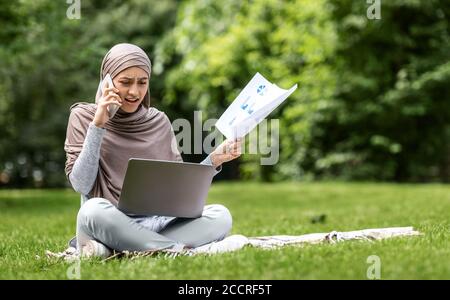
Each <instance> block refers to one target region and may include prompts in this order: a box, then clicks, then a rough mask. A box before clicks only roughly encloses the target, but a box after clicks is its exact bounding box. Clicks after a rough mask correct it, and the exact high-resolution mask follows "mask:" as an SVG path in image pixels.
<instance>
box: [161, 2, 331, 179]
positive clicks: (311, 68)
mask: <svg viewBox="0 0 450 300" xmlns="http://www.w3.org/2000/svg"><path fill="white" fill-rule="evenodd" d="M328 11H329V8H328V6H326V4H325V1H254V2H246V1H238V0H234V1H228V2H227V5H222V4H221V5H219V2H217V1H213V0H199V1H189V2H186V3H185V5H184V6H183V7H182V8H181V9H180V11H179V15H178V19H177V23H176V26H175V28H174V29H173V31H172V32H171V33H170V35H168V36H167V37H165V40H164V42H163V43H161V44H160V45H161V47H158V49H157V52H156V53H157V56H156V66H155V73H156V72H158V73H162V72H168V75H167V80H166V82H165V83H166V90H165V92H166V94H165V100H167V101H168V102H169V103H175V102H178V103H179V105H182V106H181V107H182V108H183V109H186V110H187V109H197V110H202V111H203V113H204V115H205V116H206V117H207V118H218V117H219V116H220V114H221V113H222V112H223V111H224V110H225V108H226V107H227V106H228V105H229V104H230V103H231V102H232V101H233V100H234V98H235V97H236V96H237V95H238V93H239V92H240V90H241V89H242V88H243V87H244V85H245V84H246V83H247V82H248V81H249V80H250V78H251V77H252V76H253V75H254V74H255V73H256V72H260V73H261V74H263V75H264V76H265V77H266V78H268V79H269V80H270V81H272V82H276V83H277V84H278V85H279V86H281V87H284V88H287V87H290V86H292V85H293V84H295V83H299V85H300V89H299V91H297V92H296V93H294V94H293V95H292V96H291V97H290V98H289V99H288V100H287V103H286V104H285V105H284V106H283V107H282V108H281V109H278V110H277V112H275V113H274V114H272V115H271V117H272V118H281V124H282V125H281V129H282V130H281V133H280V136H281V143H282V145H281V147H282V148H283V152H282V158H281V159H280V164H279V165H278V166H277V170H278V173H279V174H281V175H282V176H289V177H298V176H299V174H300V171H301V170H300V168H299V167H300V162H301V161H302V159H303V155H302V151H299V149H302V147H303V145H304V144H305V141H307V140H308V139H309V132H310V130H311V128H310V125H311V124H312V120H314V119H316V118H319V117H320V116H317V115H316V111H317V110H318V108H319V107H324V106H327V105H328V104H327V103H328V102H329V100H330V97H331V95H332V92H333V88H334V83H333V82H334V78H333V74H332V72H331V69H330V66H329V64H327V60H328V59H330V57H331V54H332V53H333V50H334V44H335V34H334V30H333V24H332V22H331V21H330V17H329V15H328ZM173 61H178V62H179V63H178V64H176V65H175V68H172V69H170V68H166V67H165V64H167V63H171V62H173ZM172 65H174V64H173V63H172ZM180 102H181V104H180ZM244 161H245V162H246V163H247V164H250V166H245V165H244V166H242V170H244V171H246V170H248V173H250V174H247V175H248V176H250V177H258V176H259V173H262V170H261V169H260V168H259V160H257V159H255V157H251V156H244ZM271 175H272V174H269V175H268V176H267V178H265V179H270V178H271Z"/></svg>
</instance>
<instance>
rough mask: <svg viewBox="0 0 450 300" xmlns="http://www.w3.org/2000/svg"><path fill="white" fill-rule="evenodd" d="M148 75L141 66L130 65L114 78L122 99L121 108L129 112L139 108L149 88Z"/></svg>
mask: <svg viewBox="0 0 450 300" xmlns="http://www.w3.org/2000/svg"><path fill="white" fill-rule="evenodd" d="M148 81H149V78H148V75H147V73H146V72H145V71H144V70H142V69H141V68H139V67H130V68H128V69H125V70H123V71H122V72H120V73H119V74H117V76H116V77H114V78H113V83H114V86H115V87H116V88H117V89H118V90H119V92H118V94H119V96H120V98H121V99H122V106H121V107H120V109H122V110H123V111H125V112H127V113H132V112H135V111H136V110H137V108H138V107H139V105H140V104H141V102H142V100H144V96H145V94H146V93H147V90H148Z"/></svg>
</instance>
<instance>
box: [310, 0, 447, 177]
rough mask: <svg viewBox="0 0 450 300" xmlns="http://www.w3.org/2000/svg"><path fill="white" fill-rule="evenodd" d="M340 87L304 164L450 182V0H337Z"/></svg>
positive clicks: (330, 172)
mask: <svg viewBox="0 0 450 300" xmlns="http://www.w3.org/2000/svg"><path fill="white" fill-rule="evenodd" d="M332 3H333V6H334V10H333V19H334V20H335V24H336V25H337V31H338V35H339V39H338V40H339V43H338V46H337V52H336V61H337V63H336V74H339V76H338V84H337V89H336V97H335V99H334V101H333V103H332V105H331V106H329V107H326V108H324V109H323V110H322V112H321V114H322V116H323V117H322V120H320V121H319V122H317V123H316V124H315V125H314V126H313V127H312V128H313V130H312V132H311V135H312V136H313V138H312V143H311V145H310V146H308V147H307V148H308V149H307V150H306V151H307V155H306V156H307V159H306V160H305V161H304V162H303V164H304V165H308V166H309V168H310V169H311V170H312V171H313V172H314V173H315V174H316V175H320V176H336V175H340V176H342V177H344V178H353V179H381V180H400V181H404V180H413V181H423V180H445V181H449V180H450V146H449V140H450V123H449V120H450V102H449V101H448V100H449V96H450V62H449V58H450V54H449V53H450V38H449V24H450V23H449V16H450V5H449V3H448V1H439V0H434V1H400V0H399V1H382V5H381V19H380V20H369V19H368V18H366V15H365V12H366V9H367V6H366V4H365V3H364V1H361V2H359V1H345V0H342V1H341V0H336V1H332Z"/></svg>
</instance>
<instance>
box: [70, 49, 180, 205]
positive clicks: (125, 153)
mask: <svg viewBox="0 0 450 300" xmlns="http://www.w3.org/2000/svg"><path fill="white" fill-rule="evenodd" d="M134 66H137V67H140V68H142V69H143V70H144V71H146V72H147V74H148V75H149V77H150V70H151V63H150V59H149V58H148V57H147V55H146V54H145V52H144V51H143V50H142V49H141V48H139V47H137V46H135V45H131V44H118V45H116V46H114V47H113V48H112V49H111V50H110V51H109V52H108V53H107V54H106V56H105V58H104V59H103V62H102V66H101V71H100V80H103V78H104V76H105V75H106V74H107V73H109V74H110V75H111V77H112V78H114V77H115V76H117V74H119V73H120V72H122V71H123V70H125V69H126V68H129V67H134ZM99 98H100V95H99V94H98V93H97V96H96V102H97V101H98V99H99ZM149 106H150V97H149V93H148V92H147V94H146V96H145V98H144V101H143V102H142V104H141V105H140V106H139V108H138V109H137V110H136V111H135V112H134V113H126V112H124V111H122V110H120V109H119V110H118V111H117V113H116V114H115V115H114V117H113V118H112V119H110V120H109V121H108V122H107V123H106V124H105V128H106V132H105V135H104V137H103V140H102V144H101V148H100V161H99V170H98V174H97V178H96V180H95V183H94V186H93V188H92V190H91V191H90V193H89V196H90V197H102V198H105V199H108V200H109V201H111V203H113V204H114V205H117V202H118V200H119V197H120V192H121V190H122V182H123V179H124V177H125V172H126V169H127V165H128V160H129V159H130V158H132V157H133V158H147V159H161V160H171V161H175V160H178V161H181V160H182V159H181V156H180V154H179V152H178V149H177V146H176V142H175V136H174V133H173V130H172V126H171V124H170V121H169V119H168V118H167V116H166V115H165V114H164V113H163V112H161V111H159V110H157V109H156V108H153V107H149ZM70 109H71V114H70V117H69V123H68V126H67V135H66V141H65V144H64V150H65V151H66V158H67V160H66V167H65V173H66V176H67V178H69V174H70V173H71V172H72V168H73V165H74V163H75V161H76V159H77V158H78V155H79V154H80V152H81V150H82V148H83V142H84V139H85V137H86V132H87V129H88V127H89V123H90V122H92V120H93V119H94V115H95V112H96V109H97V104H89V103H75V104H74V105H72V107H71V108H70Z"/></svg>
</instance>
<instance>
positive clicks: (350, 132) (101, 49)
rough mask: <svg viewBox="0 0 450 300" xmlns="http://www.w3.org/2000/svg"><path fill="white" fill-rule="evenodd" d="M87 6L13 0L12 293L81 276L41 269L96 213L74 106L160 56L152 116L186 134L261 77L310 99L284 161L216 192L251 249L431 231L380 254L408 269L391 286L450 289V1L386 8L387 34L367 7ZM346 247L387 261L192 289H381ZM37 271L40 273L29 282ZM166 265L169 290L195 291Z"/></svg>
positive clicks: (137, 0)
mask: <svg viewBox="0 0 450 300" xmlns="http://www.w3.org/2000/svg"><path fill="white" fill-rule="evenodd" d="M72 2H74V1H72ZM369 2H375V1H369ZM80 3H81V7H80V18H70V16H71V15H70V13H69V12H68V9H69V6H70V5H71V4H68V3H66V1H62V0H58V1H55V0H20V1H0V41H1V43H0V209H1V210H0V214H1V215H2V220H1V222H0V224H1V225H0V226H1V231H0V234H1V235H2V238H1V239H0V240H1V244H0V245H1V247H0V262H1V264H2V269H3V271H4V272H0V274H1V275H0V277H2V278H42V276H44V275H42V270H47V269H48V268H56V269H52V271H51V272H48V273H47V275H46V276H49V277H50V278H52V277H54V278H61V277H64V272H60V269H58V268H59V267H57V266H55V265H52V264H50V263H48V262H42V261H38V262H36V261H34V254H38V255H42V252H43V249H48V248H53V249H55V248H58V247H59V248H61V247H63V246H64V243H65V241H66V239H67V238H69V237H70V235H71V234H73V231H74V221H75V216H76V211H77V206H79V202H77V201H79V197H78V196H77V195H76V193H75V192H73V191H71V190H70V187H69V186H68V183H67V180H66V177H65V174H64V162H65V152H64V149H63V145H64V140H65V134H66V127H67V120H68V116H69V107H70V106H71V104H73V103H75V102H78V101H86V102H93V101H94V94H95V92H96V89H97V85H98V81H99V69H100V63H101V60H102V58H103V56H104V55H105V53H106V52H107V51H108V49H110V48H111V47H112V46H113V45H114V44H116V43H121V42H129V43H135V44H137V45H139V46H140V47H142V48H143V49H144V50H145V51H146V52H147V53H148V55H149V57H150V59H151V61H152V64H153V66H152V77H151V80H150V91H151V103H152V105H153V106H155V107H157V108H158V109H160V110H162V111H164V112H166V114H167V115H168V116H169V118H170V119H171V120H174V119H177V118H186V119H191V120H192V118H193V111H195V110H200V111H202V113H203V118H204V119H207V118H218V117H219V116H220V115H221V113H222V112H223V111H224V110H225V109H226V107H227V106H228V105H229V104H230V103H231V102H232V101H233V100H234V98H235V97H236V96H237V95H238V93H239V92H240V90H241V89H242V88H243V87H244V86H245V84H246V83H247V82H248V81H249V80H250V79H251V77H252V76H253V75H254V74H255V73H256V72H260V73H261V74H263V75H264V76H265V77H266V78H267V79H268V80H269V81H271V82H274V83H276V84H277V85H279V86H280V87H283V88H288V87H290V86H292V85H293V84H295V83H298V84H299V88H298V90H297V91H296V92H295V93H294V94H292V95H291V96H290V97H289V98H288V99H287V100H286V102H285V103H284V104H283V105H282V106H280V107H279V108H278V109H277V110H275V111H274V113H273V114H271V116H270V117H271V118H278V119H279V120H280V126H279V129H280V134H279V135H280V158H279V161H278V163H277V164H276V165H273V166H263V165H261V164H260V157H259V156H258V155H248V154H244V155H243V156H242V157H241V158H240V159H239V160H236V161H233V162H231V163H228V164H226V165H225V166H224V169H223V171H222V172H221V173H220V174H219V175H218V176H217V178H216V183H215V184H213V188H212V190H211V194H210V198H211V199H210V200H209V201H212V202H220V203H224V204H226V205H227V206H228V207H229V208H230V210H231V211H232V213H233V215H234V222H235V226H234V229H233V231H234V232H235V233H242V234H246V235H263V234H279V233H284V234H302V233H309V232H319V231H327V230H333V229H339V230H356V229H362V228H366V227H369V226H371V227H383V226H385V227H388V226H409V225H414V226H415V227H417V228H419V229H420V230H421V231H423V232H425V233H426V234H425V237H423V238H421V239H417V240H418V241H417V242H414V241H403V240H402V241H395V242H392V243H393V244H389V242H388V245H383V244H380V245H378V246H376V247H380V249H379V251H380V253H386V255H388V253H391V254H392V253H395V255H398V256H399V257H398V258H396V259H395V260H392V261H393V262H394V263H393V265H394V266H395V267H393V269H392V270H391V273H390V274H391V276H388V275H386V276H387V278H445V277H446V278H448V274H450V266H449V264H448V263H447V264H445V263H444V264H442V263H440V262H442V258H444V260H443V261H444V262H445V261H447V262H449V261H450V251H449V250H448V249H449V248H450V247H449V242H448V241H449V233H448V232H449V220H448V212H449V209H450V197H449V194H450V193H449V192H450V187H449V186H448V185H447V184H446V183H448V182H449V181H450V144H449V141H450V101H449V100H450V98H449V95H450V60H449V58H450V36H449V24H450V2H449V1H444V0H408V1H406V0H390V1H383V0H381V1H379V3H380V4H381V5H380V15H379V17H380V18H373V12H374V11H373V10H371V8H370V7H371V5H372V4H371V3H368V2H367V1H365V0H330V1H323V0H314V1H313V0H310V1H308V0H303V1H301V0H297V1H296V0H292V1H277V0H264V1H263V0H261V1H256V0H255V1H240V0H227V1H214V0H188V1H175V0H164V1H157V0H148V1H144V0H130V1H115V0H98V1H87V0H81V1H80ZM204 156H206V154H204V155H186V156H185V157H184V159H185V160H186V161H195V162H198V161H200V160H201V159H202V158H203V157H204ZM230 181H231V182H230ZM244 190H245V191H246V193H245V194H244V193H243V191H244ZM281 200H283V201H281ZM63 216H64V217H63ZM270 216H272V219H271V217H270ZM43 220H45V222H44V223H45V226H39V225H38V224H42V222H43ZM266 222H267V223H266ZM39 232H40V238H37V237H36V236H37V235H39ZM49 235H53V236H50V237H49ZM55 236H56V238H55ZM8 241H9V242H8ZM409 243H412V244H409ZM351 245H353V244H351ZM346 247H350V248H352V247H360V248H358V249H356V250H354V251H356V253H358V251H360V252H359V253H361V257H367V256H368V255H369V254H370V253H366V252H365V251H366V250H367V249H372V248H370V247H372V246H364V245H359V246H354V245H353V246H342V247H341V248H335V250H330V249H331V248H327V247H325V246H324V248H320V249H319V250H317V252H316V250H315V249H314V248H311V249H309V248H307V250H305V251H306V252H301V253H303V254H302V255H304V257H305V259H306V260H307V261H308V263H309V265H308V263H306V264H301V265H299V268H300V267H301V266H302V267H303V268H306V269H302V270H303V271H299V270H298V269H295V263H294V264H293V265H292V261H293V259H290V258H289V257H290V256H294V257H297V256H296V255H297V254H298V251H299V250H295V249H291V250H287V252H285V255H286V259H285V268H284V269H283V268H281V269H279V272H278V273H277V271H276V270H277V268H276V266H275V265H274V266H273V268H272V270H275V271H272V272H269V273H265V272H264V271H262V270H260V269H258V268H255V267H254V266H253V267H252V268H250V269H249V271H248V274H247V273H245V272H244V274H242V273H239V272H237V271H235V272H234V271H230V272H231V273H229V274H228V273H226V272H225V273H222V274H217V273H215V272H214V271H213V270H214V268H213V267H211V273H208V269H206V270H203V269H201V267H200V266H199V267H198V268H199V272H197V273H196V272H195V271H194V272H192V274H191V275H186V276H188V277H189V276H192V278H201V277H202V276H209V277H211V276H212V278H215V276H216V277H217V276H218V278H221V277H220V276H223V277H225V278H246V276H247V277H250V278H327V277H331V278H359V277H362V278H365V273H364V272H365V271H364V270H365V269H364V268H366V267H367V265H365V261H364V259H363V258H361V259H360V263H359V268H360V269H358V271H356V270H355V269H352V268H348V264H347V263H350V261H351V260H352V259H353V258H354V257H355V253H353V255H352V254H351V251H350V252H349V251H348V249H347V248H346ZM366 247H367V248H366ZM398 247H400V249H403V250H404V251H399V250H398V249H399V248H398ZM401 247H403V248H401ZM434 247H437V248H434ZM352 249H353V248H352ZM405 249H409V250H411V249H412V250H413V251H416V256H415V258H412V257H411V256H410V255H407V254H405V251H406V250H405ZM308 251H309V252H308ZM321 251H322V252H321ZM330 251H331V254H330ZM333 251H336V252H333ZM340 251H341V252H340ZM383 251H384V252H383ZM11 252H14V253H16V255H12V254H11ZM321 253H322V254H324V253H325V254H328V255H331V257H329V258H328V259H330V263H331V264H330V265H329V266H330V267H329V268H330V269H327V268H325V269H320V268H318V267H317V265H316V264H318V263H319V261H321V260H320V259H322V260H323V259H325V258H324V257H326V256H327V255H325V254H324V255H322V254H321ZM344 253H345V254H344ZM349 253H350V254H349ZM401 253H403V254H401ZM341 254H342V255H343V256H342V257H341V256H339V255H341ZM242 255H243V257H247V258H248V257H249V256H252V258H254V257H256V258H254V259H255V261H258V259H259V258H258V255H263V256H269V258H270V255H268V254H266V253H264V254H261V253H259V252H252V251H250V250H248V251H247V252H245V253H244V254H242ZM309 255H310V256H309ZM333 255H334V257H333ZM336 256H338V257H340V259H341V260H340V262H337V261H336V260H335V258H336ZM30 257H32V258H30ZM356 257H357V255H356ZM417 257H419V258H420V257H421V258H422V261H421V262H419V258H417ZM318 258H320V259H318ZM445 258H446V260H445ZM224 259H225V260H227V259H228V260H230V261H231V262H230V265H233V264H235V263H236V262H235V261H233V260H234V259H237V260H238V261H243V259H242V257H241V258H239V255H238V257H237V258H235V257H234V256H232V255H231V256H226V257H225V258H224ZM266 259H267V257H266ZM308 259H309V260H308ZM28 260H29V261H28ZM24 261H26V263H24V264H25V267H24V268H25V269H26V270H28V271H27V272H22V273H17V272H15V271H14V270H17V264H19V265H21V264H22V263H21V262H24ZM212 261H213V262H214V261H216V262H217V263H218V264H226V262H223V261H222V260H221V259H216V258H214V259H212ZM248 261H252V259H250V260H248ZM287 262H289V263H287ZM142 263H144V262H142ZM420 263H421V264H420ZM157 264H159V262H158V263H157ZM161 264H162V265H161V266H160V268H161V269H160V271H161V272H160V273H158V272H156V274H157V275H158V274H159V275H158V276H160V277H158V278H161V277H163V278H165V277H167V278H177V276H179V275H178V274H179V273H177V272H176V271H173V273H171V272H167V268H168V266H170V263H166V262H161ZM180 264H181V265H180V267H179V268H180V270H182V269H183V267H182V264H183V260H181V262H180ZM213 264H214V263H213ZM341 264H342V265H341ZM350 264H351V263H350ZM292 266H294V269H292V268H293V267H292ZM305 266H306V267H305ZM308 266H309V267H310V269H308ZM333 266H334V267H333ZM406 266H408V267H406ZM414 266H418V267H414ZM87 268H88V269H89V268H92V270H97V271H95V272H94V271H93V272H91V273H86V274H91V275H85V276H87V277H88V278H89V276H91V277H92V278H97V277H96V276H98V277H99V278H107V277H108V275H107V274H110V273H108V272H107V271H98V268H99V267H98V266H96V265H92V266H91V265H89V267H87ZM108 268H113V269H114V268H119V267H118V266H116V265H115V264H114V263H112V264H110V265H109V266H108ZM130 268H131V267H130ZM408 268H409V269H408ZM169 269H170V268H169ZM200 269H201V271H200ZM288 269H289V270H291V271H286V270H288ZM300 269H301V268H300ZM319 269H320V271H319ZM157 270H158V269H157ZM173 270H176V267H175V268H174V269H173ZM330 270H331V271H330ZM203 272H205V273H203ZM92 274H94V275H92ZM95 274H97V275H95ZM98 274H100V275H98ZM163 274H164V275H163ZM227 274H228V275H227ZM145 276H148V274H147V273H145V272H144V273H142V274H140V275H138V276H137V277H139V278H141V277H145ZM171 276H172V277H171ZM190 278H191V277H190Z"/></svg>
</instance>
